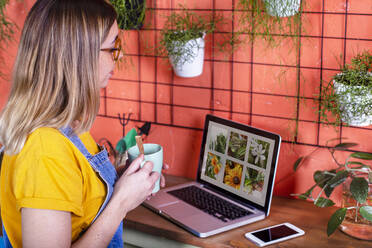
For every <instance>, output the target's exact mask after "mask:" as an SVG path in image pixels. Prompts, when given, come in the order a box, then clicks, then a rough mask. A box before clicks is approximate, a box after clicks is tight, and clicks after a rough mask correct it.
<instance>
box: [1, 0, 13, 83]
mask: <svg viewBox="0 0 372 248" xmlns="http://www.w3.org/2000/svg"><path fill="white" fill-rule="evenodd" d="M8 3H9V0H0V50H5V44H7V43H8V42H10V41H11V40H12V36H13V34H14V28H15V27H16V26H15V24H13V23H12V22H11V21H10V20H9V19H8V17H7V16H6V14H5V7H6V5H7V4H8ZM3 62H4V61H3V58H2V57H0V63H3ZM1 67H2V66H1ZM3 76H4V75H3V73H2V72H1V71H0V77H3Z"/></svg>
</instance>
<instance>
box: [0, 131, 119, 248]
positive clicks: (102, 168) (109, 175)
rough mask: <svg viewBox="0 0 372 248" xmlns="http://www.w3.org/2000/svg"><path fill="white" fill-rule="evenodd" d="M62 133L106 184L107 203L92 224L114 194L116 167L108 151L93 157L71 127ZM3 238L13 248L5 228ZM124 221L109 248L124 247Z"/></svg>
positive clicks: (102, 149) (104, 150) (103, 149)
mask: <svg viewBox="0 0 372 248" xmlns="http://www.w3.org/2000/svg"><path fill="white" fill-rule="evenodd" d="M60 131H61V132H62V134H63V135H65V136H66V137H67V138H68V139H69V140H70V141H71V142H72V143H73V144H74V145H75V146H76V147H77V148H78V149H79V150H80V152H81V153H82V154H83V155H84V156H85V157H86V158H87V160H88V161H89V163H90V165H91V166H92V168H93V169H94V171H95V172H96V173H97V175H98V176H99V177H100V179H101V180H102V181H103V182H104V183H105V184H106V189H107V195H106V198H105V201H104V202H103V204H102V206H101V208H100V209H99V211H98V213H97V215H96V216H95V218H94V219H93V221H92V223H93V222H94V221H95V220H96V219H97V218H98V216H99V215H100V214H101V212H102V211H103V210H104V209H105V207H106V205H107V203H108V202H109V200H110V198H111V196H112V193H113V191H114V184H115V181H116V179H117V174H116V170H115V168H114V166H113V165H112V163H111V162H110V160H109V158H108V154H107V151H106V149H105V148H104V147H103V148H101V151H100V152H98V153H97V154H96V155H91V154H90V153H89V152H88V150H87V149H86V147H85V146H84V144H83V142H82V141H81V140H80V138H79V137H78V136H77V135H76V134H75V133H74V132H73V131H72V129H71V128H70V127H66V128H61V129H60ZM3 236H4V243H5V247H6V248H8V247H12V246H11V244H10V242H9V239H8V237H7V235H6V232H5V229H4V226H3ZM123 246H124V245H123V221H121V222H120V224H119V227H118V229H117V230H116V232H115V234H114V236H113V238H112V240H111V242H110V244H109V245H108V246H107V247H108V248H121V247H123Z"/></svg>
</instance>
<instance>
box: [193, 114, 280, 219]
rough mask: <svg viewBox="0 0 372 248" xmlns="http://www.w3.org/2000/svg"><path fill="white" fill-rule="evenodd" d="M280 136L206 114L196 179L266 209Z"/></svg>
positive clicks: (270, 193) (269, 197) (269, 198)
mask: <svg viewBox="0 0 372 248" xmlns="http://www.w3.org/2000/svg"><path fill="white" fill-rule="evenodd" d="M279 147H280V136H279V135H277V134H274V133H271V132H267V131H264V130H261V129H257V128H253V127H250V126H247V125H244V124H240V123H237V122H233V121H230V120H226V119H222V118H219V117H216V116H212V115H207V117H206V122H205V127H204V134H203V142H202V148H201V155H200V161H199V171H198V181H199V182H202V183H204V184H207V185H208V186H211V187H212V188H214V189H217V190H219V191H223V193H226V194H227V196H232V197H233V198H234V199H239V200H241V201H242V202H243V203H248V204H253V205H254V206H255V207H257V208H259V209H261V210H265V212H268V208H269V205H270V204H269V203H270V201H271V196H272V190H273V183H274V176H275V169H276V163H277V158H278V154H279Z"/></svg>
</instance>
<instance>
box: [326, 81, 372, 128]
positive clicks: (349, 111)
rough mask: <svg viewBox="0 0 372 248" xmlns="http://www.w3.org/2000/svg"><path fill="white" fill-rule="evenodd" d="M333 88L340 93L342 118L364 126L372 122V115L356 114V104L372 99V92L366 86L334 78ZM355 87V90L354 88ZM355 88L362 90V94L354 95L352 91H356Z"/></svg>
mask: <svg viewBox="0 0 372 248" xmlns="http://www.w3.org/2000/svg"><path fill="white" fill-rule="evenodd" d="M333 88H334V91H335V94H336V95H338V103H339V105H340V108H341V109H340V110H341V116H340V117H341V120H342V122H344V123H347V124H349V125H351V126H358V127H364V126H369V125H371V124H372V115H367V114H361V115H357V114H355V113H354V112H355V106H358V104H360V103H362V104H364V105H365V104H367V103H368V102H371V100H372V94H370V92H368V89H367V88H366V87H364V86H350V85H345V84H342V83H338V82H336V81H335V80H333ZM353 89H354V90H353ZM355 89H357V90H360V93H361V94H360V95H354V94H351V93H350V92H352V91H353V92H355Z"/></svg>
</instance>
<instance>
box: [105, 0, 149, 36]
mask: <svg viewBox="0 0 372 248" xmlns="http://www.w3.org/2000/svg"><path fill="white" fill-rule="evenodd" d="M110 2H111V4H112V5H113V6H114V8H115V10H116V13H117V14H118V16H117V22H118V25H119V27H120V28H121V29H124V30H136V29H141V27H142V26H143V21H144V19H145V12H146V0H110Z"/></svg>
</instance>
